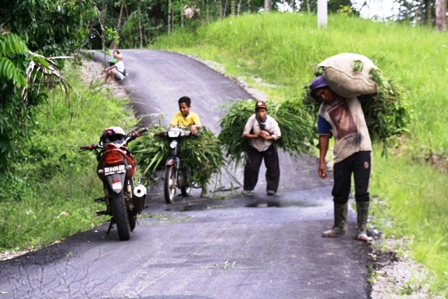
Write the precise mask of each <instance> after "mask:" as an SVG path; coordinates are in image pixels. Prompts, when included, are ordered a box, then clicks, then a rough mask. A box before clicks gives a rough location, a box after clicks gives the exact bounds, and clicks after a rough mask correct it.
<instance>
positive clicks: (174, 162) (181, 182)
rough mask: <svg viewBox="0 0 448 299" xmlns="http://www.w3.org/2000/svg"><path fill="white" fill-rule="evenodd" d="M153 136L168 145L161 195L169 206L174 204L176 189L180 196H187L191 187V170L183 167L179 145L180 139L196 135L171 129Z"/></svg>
mask: <svg viewBox="0 0 448 299" xmlns="http://www.w3.org/2000/svg"><path fill="white" fill-rule="evenodd" d="M154 136H157V137H162V138H166V139H167V140H168V141H169V143H170V153H169V154H168V157H167V158H166V161H165V173H164V184H163V193H164V197H165V202H166V203H168V204H171V203H174V196H175V195H176V188H179V189H180V192H181V194H182V196H188V195H189V194H190V191H191V187H192V186H193V182H192V181H191V178H192V173H191V169H190V167H188V166H185V165H183V162H182V158H181V157H180V143H181V139H183V138H187V137H191V136H196V135H194V134H192V133H191V131H184V130H182V129H180V128H172V129H170V130H168V131H164V132H160V133H156V134H154Z"/></svg>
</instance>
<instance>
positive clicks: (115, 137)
mask: <svg viewBox="0 0 448 299" xmlns="http://www.w3.org/2000/svg"><path fill="white" fill-rule="evenodd" d="M125 137H126V133H125V132H124V130H123V129H122V128H121V127H109V128H106V129H104V131H103V135H102V136H101V141H103V142H104V143H108V142H116V141H120V142H123V141H124V140H125Z"/></svg>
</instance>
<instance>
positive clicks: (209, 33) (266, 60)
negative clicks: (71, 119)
mask: <svg viewBox="0 0 448 299" xmlns="http://www.w3.org/2000/svg"><path fill="white" fill-rule="evenodd" d="M153 48H159V49H165V50H171V51H177V52H182V53H186V54H192V55H196V56H197V57H198V58H200V59H203V60H212V61H216V62H219V63H221V64H223V65H224V67H225V69H226V72H228V74H230V75H232V76H247V77H249V78H251V77H256V78H261V79H262V83H259V81H257V80H252V79H249V82H250V83H251V84H252V85H253V86H254V87H257V88H259V89H261V90H263V91H265V92H266V93H267V94H268V95H269V96H270V99H271V100H279V101H282V100H285V99H291V98H300V99H303V97H304V89H303V87H304V86H306V85H308V84H309V83H310V81H311V79H312V78H313V74H314V71H315V68H316V65H317V64H318V63H319V62H321V61H322V60H324V59H325V58H327V57H329V56H332V55H335V54H338V53H342V52H355V53H359V54H363V55H365V56H367V57H369V58H371V59H372V60H373V62H374V63H375V64H376V65H377V66H378V67H379V68H380V69H381V70H382V74H383V76H384V77H385V78H386V79H388V80H393V81H395V82H398V83H400V85H402V86H404V87H405V88H406V89H407V91H408V93H407V98H406V99H405V101H406V103H407V104H408V105H409V107H410V109H411V114H412V115H411V116H412V119H411V123H410V125H409V128H408V129H409V134H407V135H406V136H405V138H403V139H400V140H396V145H397V150H396V154H393V155H392V156H391V157H389V158H388V159H386V158H383V157H381V156H380V155H378V154H376V155H375V156H374V175H373V179H372V193H373V194H375V195H376V196H378V198H379V199H380V200H381V204H385V205H386V207H387V209H383V208H378V207H379V204H378V203H377V204H374V205H373V210H374V213H375V215H376V216H377V217H376V219H377V221H379V219H393V222H392V223H393V225H392V226H390V227H389V226H387V225H384V226H383V228H384V230H385V235H386V236H390V235H393V236H397V237H406V238H407V239H409V240H412V242H410V243H409V248H410V250H411V252H412V254H413V256H414V257H415V258H416V259H417V260H418V261H420V262H422V263H424V264H425V265H427V267H428V269H430V270H431V271H432V273H434V274H435V277H436V281H435V283H434V284H433V285H432V286H433V291H434V292H438V291H441V292H445V293H444V294H445V296H448V293H447V291H444V290H447V289H448V264H447V263H444V262H443V261H446V260H447V257H448V256H447V255H448V245H447V243H448V237H447V235H446V234H447V233H446V232H447V231H448V220H447V218H446V213H447V211H448V201H447V197H448V196H447V195H446V194H448V192H447V191H448V190H447V188H448V187H447V184H446V182H447V180H448V175H447V173H446V169H442V171H437V170H436V169H435V168H434V167H431V166H429V165H427V164H425V163H426V162H425V161H426V160H428V158H432V157H442V158H441V159H439V161H442V162H443V161H445V162H446V160H447V157H448V136H447V134H448V133H447V130H445V129H444V128H445V127H446V115H447V112H448V111H447V110H448V93H447V85H448V84H447V83H448V81H447V78H448V76H447V70H448V56H447V49H448V38H447V35H446V33H440V32H435V31H434V30H432V29H429V28H420V27H409V26H406V25H400V24H396V23H375V22H371V21H369V20H363V19H358V18H351V17H344V16H340V15H331V16H330V17H329V21H328V28H327V29H325V30H319V29H318V28H317V18H316V16H313V15H307V14H297V13H296V14H280V13H269V14H252V15H244V16H241V17H237V18H233V19H232V18H227V19H224V20H221V21H219V22H216V23H213V24H210V25H208V26H206V27H201V28H198V29H197V31H196V32H195V33H191V32H187V31H185V30H178V31H176V32H174V33H173V34H171V35H169V36H167V37H163V38H160V39H159V40H157V41H156V43H155V44H154V45H153ZM263 83H269V84H272V85H274V86H275V87H270V86H271V85H269V84H263ZM378 152H380V150H378V149H377V153H378ZM442 165H443V164H442ZM379 222H381V221H379Z"/></svg>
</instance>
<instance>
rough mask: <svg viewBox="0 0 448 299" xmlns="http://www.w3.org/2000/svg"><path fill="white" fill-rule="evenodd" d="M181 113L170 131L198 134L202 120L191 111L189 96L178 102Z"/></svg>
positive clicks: (176, 114)
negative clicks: (185, 130)
mask: <svg viewBox="0 0 448 299" xmlns="http://www.w3.org/2000/svg"><path fill="white" fill-rule="evenodd" d="M177 102H178V103H179V111H178V112H176V113H175V114H174V116H173V119H172V120H171V123H170V129H172V128H174V127H178V128H182V129H189V130H190V131H191V133H192V134H197V133H198V131H199V128H200V127H201V126H202V125H201V120H200V118H199V115H197V114H196V113H194V112H192V111H190V109H191V99H190V98H189V97H187V96H183V97H181V98H180V99H179V100H178V101H177ZM201 197H202V198H208V197H209V195H208V190H207V184H205V183H204V184H202V192H201Z"/></svg>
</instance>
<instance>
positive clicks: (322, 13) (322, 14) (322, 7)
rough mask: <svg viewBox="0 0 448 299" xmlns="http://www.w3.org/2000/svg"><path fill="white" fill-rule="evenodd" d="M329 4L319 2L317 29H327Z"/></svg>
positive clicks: (325, 0)
mask: <svg viewBox="0 0 448 299" xmlns="http://www.w3.org/2000/svg"><path fill="white" fill-rule="evenodd" d="M327 24H328V3H327V0H317V27H318V28H324V29H325V28H327Z"/></svg>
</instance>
